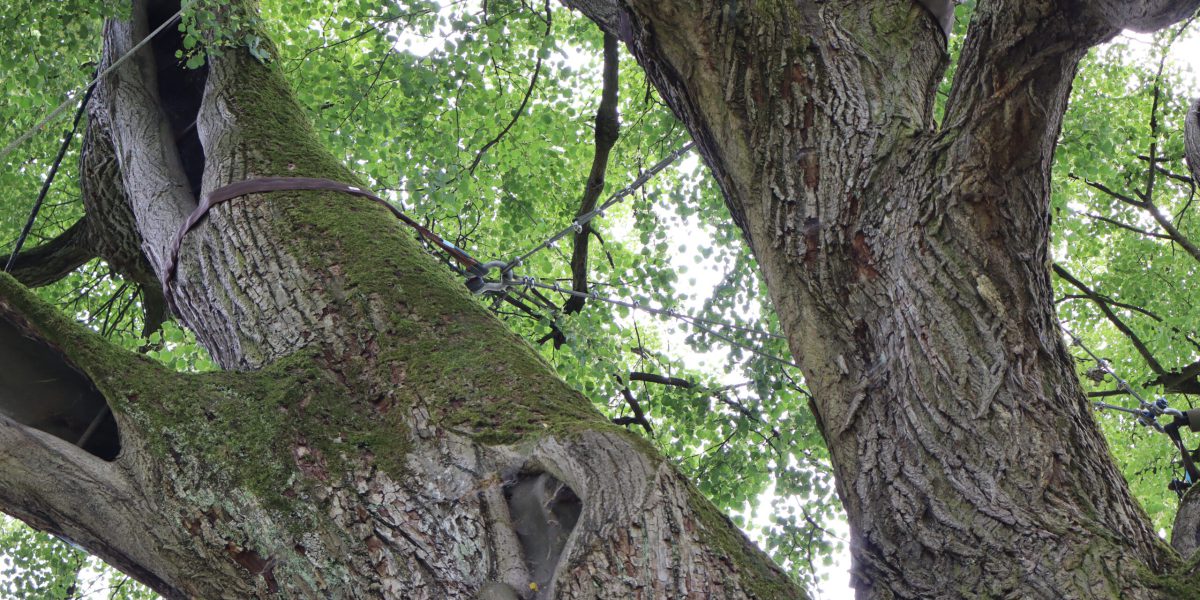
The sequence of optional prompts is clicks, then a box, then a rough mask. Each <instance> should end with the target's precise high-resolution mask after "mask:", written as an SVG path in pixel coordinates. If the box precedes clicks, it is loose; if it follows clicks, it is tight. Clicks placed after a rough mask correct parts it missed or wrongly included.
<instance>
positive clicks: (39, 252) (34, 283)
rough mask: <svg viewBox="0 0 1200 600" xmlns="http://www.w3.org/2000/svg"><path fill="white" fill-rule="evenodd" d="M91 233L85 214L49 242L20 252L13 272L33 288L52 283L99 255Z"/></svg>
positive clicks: (15, 260)
mask: <svg viewBox="0 0 1200 600" xmlns="http://www.w3.org/2000/svg"><path fill="white" fill-rule="evenodd" d="M88 235H89V231H88V219H87V218H86V217H84V218H83V219H80V220H79V221H77V222H76V223H75V224H74V225H72V226H70V227H69V228H67V230H66V231H64V232H62V233H61V234H59V235H58V236H57V237H55V238H54V239H52V240H50V241H49V242H46V243H45V244H42V245H40V246H37V247H36V248H31V249H29V250H24V251H22V252H21V253H20V254H18V255H16V257H15V258H13V261H12V268H11V269H10V270H9V273H10V274H11V275H12V276H13V277H15V278H16V279H17V281H20V282H21V283H23V284H25V285H27V286H29V287H40V286H43V285H50V284H51V283H54V282H55V281H58V280H59V279H62V278H63V277H66V276H67V275H68V274H70V273H71V271H74V270H75V269H77V268H79V267H80V266H81V265H83V264H84V263H86V262H87V261H89V260H91V259H93V258H95V257H96V252H95V250H93V249H92V247H91V243H90V241H89V239H88Z"/></svg>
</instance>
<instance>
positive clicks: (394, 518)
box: [0, 1, 804, 599]
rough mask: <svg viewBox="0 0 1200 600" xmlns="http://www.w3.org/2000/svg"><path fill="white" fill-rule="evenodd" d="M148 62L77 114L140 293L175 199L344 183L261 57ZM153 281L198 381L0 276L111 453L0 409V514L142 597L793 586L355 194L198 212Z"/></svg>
mask: <svg viewBox="0 0 1200 600" xmlns="http://www.w3.org/2000/svg"><path fill="white" fill-rule="evenodd" d="M172 12H173V8H172V7H171V6H170V5H168V4H166V3H159V2H141V1H138V2H134V8H133V11H132V18H131V20H130V21H128V22H113V23H110V24H109V25H108V26H107V27H106V29H105V53H104V60H103V64H104V65H107V64H111V63H112V61H114V60H115V59H116V57H118V56H120V55H121V54H122V53H124V52H125V51H126V50H127V49H128V48H130V47H132V45H133V44H134V43H135V42H136V41H137V40H139V39H141V38H142V37H143V36H144V35H145V34H146V33H147V32H148V31H149V30H150V29H151V28H153V27H154V26H156V25H157V24H158V22H160V21H161V19H163V18H165V16H166V15H169V14H171V13H172ZM151 50H152V51H146V52H143V53H140V54H138V55H137V56H135V57H134V58H133V59H132V60H130V61H129V62H127V63H126V64H124V65H123V66H122V67H121V68H119V69H117V71H116V72H115V73H114V74H113V75H112V76H111V77H109V78H106V79H105V80H104V81H102V82H101V83H100V85H99V86H98V88H97V90H96V93H95V96H94V100H93V104H92V106H91V109H90V114H91V115H92V117H93V126H94V127H98V128H102V129H103V131H104V133H105V134H107V136H106V138H105V139H110V140H111V141H112V145H111V156H110V157H109V158H111V159H112V160H114V161H115V162H116V164H117V166H118V168H119V177H118V178H115V179H117V180H118V181H116V182H115V184H116V185H119V186H120V188H121V190H120V191H121V192H122V193H121V194H119V195H112V197H124V198H125V199H127V201H128V203H129V207H130V209H131V211H132V213H133V227H134V228H135V230H134V231H132V232H130V231H120V232H113V233H114V235H128V234H131V233H132V234H133V235H136V236H137V237H138V239H139V240H140V245H141V247H142V248H143V250H144V252H145V255H146V257H147V261H148V263H149V264H150V266H151V267H152V268H153V269H154V270H155V272H156V273H157V275H158V277H159V278H160V279H161V278H164V277H165V274H166V273H168V272H169V266H170V265H169V262H170V256H171V254H172V246H173V244H174V236H175V232H176V231H177V230H178V228H179V225H180V223H182V222H183V219H184V217H185V216H186V215H187V213H188V212H190V211H191V210H193V209H194V208H195V206H196V204H197V202H196V201H197V198H196V192H197V191H199V193H201V194H203V193H206V192H208V191H211V190H212V189H215V188H217V187H220V186H222V185H225V184H228V183H231V182H235V181H239V180H242V179H246V178H251V177H258V176H306V177H325V178H329V179H335V180H339V181H345V182H349V183H355V179H354V176H353V175H352V174H351V173H350V172H349V171H348V170H346V169H345V168H344V167H343V166H342V165H340V164H339V163H338V162H337V161H336V160H335V159H334V158H333V157H331V156H330V155H329V154H328V153H327V152H326V151H325V150H324V149H323V148H321V146H320V145H319V144H318V143H317V142H316V141H315V137H314V136H313V133H312V131H311V129H310V127H309V125H308V124H307V122H306V120H305V118H304V115H303V111H302V110H301V108H300V107H299V106H298V105H297V104H296V103H295V101H294V100H293V99H292V97H291V94H290V92H289V90H288V88H287V86H286V84H285V83H284V81H283V78H282V77H281V75H280V73H279V72H278V71H277V69H276V68H275V67H274V66H273V65H271V64H269V63H268V64H264V63H262V62H260V61H258V60H257V59H255V58H253V57H252V56H251V54H250V53H249V52H248V51H246V50H245V49H239V48H230V49H226V50H225V51H224V52H223V53H222V54H221V55H220V56H218V57H215V58H213V59H212V60H211V62H210V64H209V65H208V67H207V71H206V79H205V80H204V81H203V85H202V87H191V88H181V87H179V85H177V84H176V83H171V82H178V81H179V79H178V78H177V77H175V76H173V75H164V71H165V70H169V69H172V68H177V67H176V65H175V61H174V58H173V56H170V55H169V52H170V48H169V47H168V48H165V49H164V48H161V47H157V46H156V47H155V48H153V49H151ZM185 93H197V94H201V95H200V97H199V98H198V100H199V103H198V109H195V110H196V112H195V122H196V126H195V131H196V132H197V135H198V140H199V146H198V147H200V148H202V155H196V154H195V153H194V151H193V150H188V149H185V148H182V147H181V145H180V143H179V142H180V140H182V139H184V138H185V136H186V135H189V134H188V133H187V132H186V131H185V130H184V129H183V125H185V124H186V121H187V119H182V120H181V119H180V118H179V115H178V114H173V113H171V111H172V110H179V107H181V106H184V107H186V106H196V105H197V103H196V102H194V101H193V100H194V99H189V98H186V97H181V95H182V94H185ZM95 150H97V151H102V149H100V148H96V149H95ZM197 160H202V161H203V165H202V168H201V169H197V164H196V162H195V161H197ZM195 173H201V177H200V179H199V180H198V181H197V180H196V179H195V178H194V176H193V175H194V174H195ZM167 288H168V291H169V294H170V298H169V299H170V300H171V302H172V305H173V306H174V308H175V310H176V313H177V317H178V318H179V320H180V321H181V322H182V323H183V324H185V325H186V326H188V327H189V328H190V329H192V330H193V331H195V332H196V335H197V337H198V339H200V340H201V341H202V343H203V344H204V345H205V346H206V347H207V348H208V349H209V350H210V351H211V353H212V355H213V356H214V358H215V359H216V360H217V361H218V363H219V364H220V365H221V366H222V367H223V368H224V369H225V370H224V371H222V372H219V373H210V374H202V375H182V374H176V373H171V372H167V371H166V370H164V369H162V368H161V367H158V366H155V365H153V364H151V363H149V362H148V361H146V360H143V359H141V358H138V357H136V356H133V355H131V354H128V353H125V352H122V351H120V350H117V349H114V348H111V347H110V346H109V345H108V344H106V343H104V342H103V340H100V339H99V338H98V337H97V336H95V335H92V334H90V333H89V332H87V331H85V330H83V329H82V328H80V327H78V326H75V325H73V324H71V323H67V322H65V320H64V319H63V318H62V317H61V316H59V315H57V314H55V313H54V312H53V311H52V310H51V309H49V308H48V307H46V306H45V305H43V304H41V303H39V302H37V301H36V300H35V299H34V298H33V297H32V296H31V295H29V294H28V293H27V292H26V291H25V290H24V289H23V288H22V287H20V286H19V285H18V284H16V283H15V282H13V281H12V280H10V279H7V278H0V318H3V319H5V320H6V321H8V322H13V323H20V326H21V331H22V332H23V335H26V336H28V337H30V338H31V339H34V340H36V341H38V343H43V344H45V345H47V346H49V347H52V348H55V349H56V352H57V353H59V354H60V355H61V357H62V361H63V363H64V364H66V365H69V368H71V369H75V370H78V371H79V372H80V373H82V374H84V375H85V376H86V377H88V378H89V379H90V380H91V381H93V382H95V385H96V387H97V388H98V389H99V391H100V393H101V394H102V395H103V396H104V398H105V400H106V401H107V403H108V405H109V406H110V407H111V410H112V412H113V414H114V415H115V417H116V420H117V423H118V426H119V431H120V441H121V453H120V454H119V456H117V458H116V459H115V460H114V461H112V462H105V461H103V460H101V459H99V458H98V457H95V456H91V455H88V454H86V453H83V452H81V451H79V450H77V449H73V448H72V447H71V446H70V445H69V444H67V443H65V442H64V441H63V440H59V439H56V438H53V437H51V436H48V435H45V434H43V433H42V432H38V431H33V430H31V429H29V428H27V427H23V426H21V425H20V424H18V423H14V422H13V421H11V420H10V419H6V418H0V456H4V457H6V458H8V457H11V460H16V461H19V462H20V463H21V464H25V465H28V468H23V469H12V470H5V471H4V472H3V473H0V489H3V490H5V493H0V502H3V503H4V504H3V509H4V510H6V511H8V512H11V513H14V514H16V515H17V516H18V517H20V518H23V519H25V520H27V521H29V522H31V523H33V524H34V525H35V526H38V527H40V528H43V529H48V530H50V531H53V532H55V533H57V534H60V535H64V536H66V537H69V538H70V539H72V540H74V541H75V542H77V543H79V544H80V545H82V546H83V547H85V548H88V549H89V550H92V551H94V552H97V553H98V554H100V555H101V556H102V557H104V558H106V559H108V560H110V561H111V562H112V563H113V564H115V565H116V566H118V567H119V568H121V569H123V570H125V571H127V572H128V573H130V574H131V575H134V576H135V577H137V578H138V579H140V580H142V581H144V582H146V583H147V584H148V585H150V586H151V587H153V588H154V589H156V590H157V591H159V592H160V593H162V594H163V595H165V596H167V597H172V598H185V597H199V598H247V597H295V598H311V597H388V598H438V599H442V598H474V597H476V596H477V594H479V593H480V590H487V591H485V592H484V593H485V594H492V593H500V592H497V590H499V589H508V590H510V591H512V592H513V593H514V594H515V595H516V596H517V597H520V598H551V597H563V598H568V597H569V598H613V599H617V598H621V599H624V598H631V597H639V596H641V597H655V598H714V597H721V598H764V599H765V598H796V597H803V596H804V593H803V591H802V590H800V589H797V588H796V587H795V586H794V584H793V583H792V582H791V581H790V580H789V579H788V578H787V577H786V576H785V575H784V574H783V573H782V572H781V571H780V570H779V569H778V568H777V567H775V566H774V565H773V564H771V563H770V561H769V560H768V559H767V558H766V557H765V555H763V554H762V553H761V552H760V551H758V550H757V549H756V548H754V547H753V545H752V544H750V543H749V542H748V541H747V540H746V539H745V537H744V536H743V535H742V534H741V533H740V532H738V531H737V530H736V528H735V527H734V526H733V525H732V524H731V523H730V522H729V521H728V520H727V519H725V518H724V517H722V516H721V515H720V514H719V513H718V512H716V511H715V510H713V509H712V507H711V505H710V504H709V503H708V502H707V501H706V500H704V499H703V498H702V497H701V496H700V495H699V494H698V492H697V491H696V490H695V489H694V487H692V486H691V485H690V484H689V483H688V482H687V481H686V480H684V479H683V478H682V477H681V476H680V475H679V473H678V472H677V471H676V470H675V469H674V468H673V467H672V466H671V465H670V464H669V463H667V462H666V461H664V460H663V459H662V458H661V457H660V456H659V455H658V454H657V453H656V452H655V451H654V450H653V449H652V448H651V447H650V446H649V445H648V444H646V443H644V442H642V441H641V440H639V438H637V437H636V436H634V435H632V434H630V433H628V432H625V431H624V430H621V429H620V428H617V427H615V426H612V425H611V424H609V423H608V422H606V421H605V420H604V419H603V418H602V417H601V416H600V415H599V414H598V413H597V412H596V411H595V410H594V409H593V408H592V407H591V405H590V403H589V402H588V401H587V399H586V398H584V397H583V396H582V395H580V394H578V393H576V392H575V391H573V390H571V389H570V388H569V387H568V386H567V385H566V384H564V383H563V382H562V381H561V380H560V379H559V378H558V377H557V376H555V374H554V373H553V371H552V369H551V368H550V367H549V366H548V365H547V364H546V363H545V362H544V361H543V360H542V359H541V358H540V357H539V356H538V355H537V353H536V352H535V351H534V350H533V349H532V348H531V347H529V346H528V344H527V343H525V342H524V341H522V340H521V339H519V338H517V337H516V336H514V335H513V334H512V333H511V332H510V331H509V330H508V329H507V328H506V327H505V326H504V325H503V324H502V323H500V322H499V321H497V320H496V319H495V318H493V317H492V316H491V315H490V314H489V313H488V312H487V311H486V310H484V309H483V308H482V307H481V306H480V305H479V303H478V302H476V301H475V300H474V299H473V298H472V297H471V296H470V295H469V294H468V292H467V291H466V289H465V288H464V286H463V285H462V282H460V281H456V280H454V279H453V278H451V277H450V276H449V275H448V274H447V273H446V272H445V270H444V268H442V267H441V266H440V265H438V264H436V263H435V262H434V261H433V260H432V259H431V258H429V257H428V256H426V255H425V254H424V253H423V252H422V251H421V250H420V248H419V247H418V245H417V243H416V242H415V241H414V239H413V236H412V232H410V231H408V230H406V229H404V227H403V226H402V225H400V224H399V223H397V222H396V221H395V220H394V219H393V218H392V217H391V215H390V214H389V213H388V212H387V211H386V210H385V209H383V208H382V207H379V206H377V205H375V204H373V203H370V202H368V201H364V200H361V199H358V198H354V197H351V196H347V195H341V194H336V193H318V192H286V193H265V194H256V195H251V196H246V197H242V198H239V199H236V200H233V201H231V202H228V203H225V204H222V205H220V206H218V207H216V208H215V209H213V210H212V211H210V212H209V214H208V215H207V216H206V218H205V219H204V220H203V221H202V222H201V223H200V225H199V226H197V227H196V228H195V229H193V230H192V231H191V232H189V233H188V234H187V236H186V237H185V239H184V241H183V244H182V247H181V249H180V253H179V262H178V276H177V278H176V279H175V280H174V281H171V282H170V285H169V286H167ZM18 400H19V399H18ZM27 400H28V399H27ZM29 440H35V441H36V442H37V443H36V444H32V443H29ZM64 457H65V458H64ZM64 462H65V463H69V466H70V468H69V469H66V468H63V467H56V468H57V470H59V471H61V472H62V474H63V476H62V477H61V478H58V479H56V480H55V481H53V482H49V481H45V478H44V477H43V478H39V477H37V476H36V475H37V469H36V468H35V465H51V464H59V463H64ZM531 481H536V482H538V483H539V484H540V485H542V488H538V487H537V486H533V485H530V484H529V482H531ZM93 486H94V487H93ZM110 487H111V488H113V490H114V491H111V492H109V491H104V490H107V489H108V488H110ZM526 490H532V491H526ZM547 490H549V491H550V492H552V493H545V492H546V491H547ZM100 492H103V493H100ZM542 493H545V494H544V496H537V495H536V494H542ZM522 494H526V495H528V494H534V496H532V497H522ZM117 498H119V499H121V500H122V501H121V502H117V501H116V500H114V499H117ZM530 500H533V501H532V502H531V501H530ZM93 504H98V506H93ZM547 511H548V512H547ZM547 515H550V516H547ZM559 515H570V518H571V521H572V522H573V523H574V526H573V527H566V526H564V525H563V524H562V523H560V522H558V521H557V520H556V519H558V517H559ZM98 516H100V517H103V518H104V519H105V521H103V522H99V521H96V520H95V519H97V518H98ZM538 518H541V519H542V521H537V519H538ZM564 529H565V533H564ZM548 531H550V532H555V533H554V535H553V536H551V535H550V534H548V533H546V532H548ZM566 534H569V535H566ZM539 536H540V537H539ZM550 537H553V538H554V539H549V538H550ZM543 538H545V539H543Z"/></svg>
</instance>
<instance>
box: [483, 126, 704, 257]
mask: <svg viewBox="0 0 1200 600" xmlns="http://www.w3.org/2000/svg"><path fill="white" fill-rule="evenodd" d="M695 145H696V143H695V142H688V143H686V144H684V145H682V146H680V147H679V148H677V149H675V151H674V152H671V153H670V154H668V155H666V156H665V157H663V159H662V160H660V161H658V162H657V163H655V165H654V166H652V167H650V168H649V169H647V170H645V171H643V172H642V174H641V175H639V176H638V178H637V179H634V180H633V183H630V184H629V185H627V186H625V187H623V188H621V189H620V190H617V191H616V192H614V193H613V194H612V195H611V196H609V197H608V199H607V200H605V201H604V203H603V204H601V205H600V206H597V207H596V208H594V209H592V210H590V211H588V212H586V213H583V214H582V215H579V216H578V217H576V218H575V220H574V221H572V222H571V224H570V225H569V226H567V227H565V228H563V229H562V230H561V231H559V232H558V233H555V234H554V235H552V236H550V239H548V240H546V241H544V242H542V243H540V244H538V245H536V246H534V247H533V248H530V249H529V250H528V251H526V252H525V253H524V254H522V255H520V256H518V257H516V258H514V259H512V260H510V261H508V262H507V263H505V265H504V267H503V268H501V269H500V270H501V271H502V272H508V271H511V270H512V269H513V267H516V266H518V265H520V264H521V263H524V262H525V261H526V260H529V257H531V256H533V255H534V254H537V253H538V252H540V251H541V250H543V249H545V248H550V247H551V246H553V245H554V244H555V243H557V242H558V240H561V239H563V238H565V237H567V236H568V235H572V234H576V233H580V232H582V231H583V226H584V225H587V223H588V222H589V221H591V220H592V219H594V218H596V217H599V216H603V215H604V212H605V211H607V210H608V209H610V208H612V207H613V206H614V205H616V204H617V203H618V202H620V201H621V200H624V199H625V197H626V196H628V195H630V194H632V193H634V192H636V191H637V190H638V189H639V188H641V187H642V186H643V185H646V182H647V181H650V178H651V177H654V176H655V175H657V174H658V172H659V171H662V170H663V169H665V168H667V167H668V166H670V165H671V163H673V162H675V161H676V160H679V157H680V156H683V155H684V154H685V153H687V151H688V150H691V149H692V147H694V146H695Z"/></svg>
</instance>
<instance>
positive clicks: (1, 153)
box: [0, 9, 183, 161]
mask: <svg viewBox="0 0 1200 600" xmlns="http://www.w3.org/2000/svg"><path fill="white" fill-rule="evenodd" d="M181 15H183V9H179V10H178V11H177V12H176V13H175V15H174V16H172V17H171V18H169V19H167V20H166V21H163V23H162V25H159V26H158V28H156V29H155V30H154V31H151V32H150V34H149V35H147V36H146V37H144V38H142V41H140V42H138V43H137V45H136V46H134V47H133V48H130V49H129V51H128V52H126V53H125V54H122V55H121V57H120V58H118V59H117V60H115V61H113V64H111V65H109V66H108V67H107V68H106V69H104V70H103V71H101V72H100V74H99V75H96V77H95V78H94V79H92V81H91V82H90V83H88V84H87V87H88V88H90V87H92V86H94V85H96V83H97V82H99V81H100V80H101V79H104V78H105V77H107V76H108V74H109V73H112V72H113V71H114V70H115V69H116V68H117V67H119V66H121V63H123V62H125V59H127V58H129V57H130V56H133V54H134V53H135V52H137V51H138V50H141V49H142V46H145V45H146V44H148V43H150V40H152V39H154V36H156V35H158V34H159V33H160V32H162V30H164V29H166V28H167V27H168V26H170V25H171V24H172V23H174V22H175V21H177V20H179V17H180V16H181ZM74 100H75V99H74V98H67V99H66V100H64V101H63V103H62V104H59V105H58V106H57V107H56V108H55V109H54V110H52V111H50V114H48V115H46V117H45V118H44V119H42V120H41V121H38V123H37V125H34V126H33V127H32V128H31V129H30V130H29V131H26V132H25V133H23V134H21V136H20V137H18V138H17V139H15V140H13V141H11V142H9V144H8V145H7V146H5V147H4V149H3V150H0V161H3V160H4V159H5V158H6V157H7V156H8V155H9V154H12V151H13V150H16V149H17V147H18V146H20V145H21V144H24V143H25V142H26V141H28V140H29V138H31V137H33V136H34V135H35V134H37V132H39V131H41V130H42V128H44V127H45V126H46V125H49V124H50V123H51V122H52V121H54V120H55V119H57V118H58V116H59V115H61V114H62V113H63V112H64V111H66V110H67V107H69V106H71V104H72V103H73V102H74Z"/></svg>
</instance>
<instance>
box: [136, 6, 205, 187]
mask: <svg viewBox="0 0 1200 600" xmlns="http://www.w3.org/2000/svg"><path fill="white" fill-rule="evenodd" d="M178 10H179V3H178V2H164V3H161V4H160V3H153V5H152V6H151V7H149V8H148V9H147V14H146V19H147V21H148V23H149V26H150V31H153V30H154V29H155V28H156V27H158V26H159V25H162V23H163V21H166V20H167V19H169V18H171V17H172V16H173V15H174V14H175V12H176V11H178ZM150 46H151V48H152V49H153V51H154V64H155V67H157V79H158V97H159V102H160V104H161V106H162V110H163V113H164V114H165V115H166V117H167V121H168V122H169V123H170V125H171V134H172V135H173V136H174V138H175V147H176V149H177V150H178V152H179V160H180V162H182V163H183V172H184V174H186V175H187V179H188V185H189V186H190V187H191V190H192V194H193V195H194V196H195V197H196V198H197V199H199V198H200V179H201V176H203V175H204V148H203V146H201V145H200V134H199V132H197V131H196V115H197V114H198V113H199V112H200V101H201V100H202V99H203V98H204V82H205V80H207V78H208V64H207V63H205V64H204V66H201V67H200V68H198V69H189V68H187V65H186V62H187V58H186V55H183V56H182V57H179V56H176V52H183V51H184V49H183V32H181V31H179V28H178V27H177V26H174V25H172V26H169V27H167V29H166V30H164V31H163V32H162V33H160V34H158V35H157V36H155V37H154V39H153V40H151V42H150Z"/></svg>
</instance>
